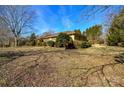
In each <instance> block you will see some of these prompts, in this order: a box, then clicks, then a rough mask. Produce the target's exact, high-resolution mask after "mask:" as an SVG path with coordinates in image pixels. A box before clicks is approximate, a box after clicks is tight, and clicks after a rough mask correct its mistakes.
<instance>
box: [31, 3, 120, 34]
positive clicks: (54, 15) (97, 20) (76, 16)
mask: <svg viewBox="0 0 124 93" xmlns="http://www.w3.org/2000/svg"><path fill="white" fill-rule="evenodd" d="M93 7H95V8H94V10H92V9H93ZM100 7H102V6H83V5H82V6H79V5H77V6H71V5H68V6H59V5H58V6H57V5H56V6H55V5H52V6H47V5H43V6H32V9H34V10H35V11H36V13H37V16H38V17H37V19H36V20H37V23H36V24H35V25H36V26H35V27H36V28H37V29H38V31H37V34H38V35H40V34H42V33H43V32H46V31H54V32H63V31H72V30H75V29H80V30H81V31H84V30H85V29H86V28H89V27H91V26H93V25H96V24H102V25H103V24H104V23H105V21H106V20H105V19H106V17H107V16H108V14H110V13H118V12H119V10H120V7H122V6H112V7H111V8H110V9H108V10H106V11H104V12H101V13H99V12H98V13H96V12H94V11H95V9H98V8H100ZM87 13H89V14H90V17H88V14H87ZM94 14H95V15H94ZM87 18H89V19H87Z"/></svg>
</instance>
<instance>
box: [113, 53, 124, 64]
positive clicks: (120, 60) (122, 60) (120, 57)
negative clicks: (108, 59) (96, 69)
mask: <svg viewBox="0 0 124 93" xmlns="http://www.w3.org/2000/svg"><path fill="white" fill-rule="evenodd" d="M115 61H116V62H118V63H121V64H124V53H121V54H119V55H117V56H115Z"/></svg>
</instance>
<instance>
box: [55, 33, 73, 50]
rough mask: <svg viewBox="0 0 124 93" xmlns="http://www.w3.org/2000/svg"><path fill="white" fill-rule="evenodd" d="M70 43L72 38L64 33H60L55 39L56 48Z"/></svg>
mask: <svg viewBox="0 0 124 93" xmlns="http://www.w3.org/2000/svg"><path fill="white" fill-rule="evenodd" d="M69 43H72V38H71V37H70V36H69V35H67V34H66V33H60V34H59V35H58V36H57V38H56V44H57V46H58V47H65V48H66V46H67V45H68V44H69Z"/></svg>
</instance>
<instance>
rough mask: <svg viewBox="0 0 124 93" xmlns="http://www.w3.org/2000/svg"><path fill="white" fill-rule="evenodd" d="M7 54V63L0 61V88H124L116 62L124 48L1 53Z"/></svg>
mask: <svg viewBox="0 0 124 93" xmlns="http://www.w3.org/2000/svg"><path fill="white" fill-rule="evenodd" d="M10 51H11V52H12V53H10ZM8 52H9V53H10V55H11V56H9V60H4V61H3V59H2V60H1V59H0V64H1V65H0V86H58V87H59V86H124V65H123V64H121V63H119V62H116V61H115V56H117V55H119V54H121V53H124V48H120V47H108V46H105V47H97V46H93V47H91V48H88V49H74V50H64V49H61V48H49V47H45V48H44V47H22V48H21V47H20V48H7V49H1V51H0V54H2V53H8ZM14 53H15V54H14ZM16 54H17V55H16ZM7 58H8V56H7Z"/></svg>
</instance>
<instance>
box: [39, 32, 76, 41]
mask: <svg viewBox="0 0 124 93" xmlns="http://www.w3.org/2000/svg"><path fill="white" fill-rule="evenodd" d="M62 33H66V34H67V35H74V34H75V32H74V31H66V32H62ZM58 34H59V33H55V34H53V35H49V36H41V37H39V38H38V39H47V38H55V37H57V36H58Z"/></svg>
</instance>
